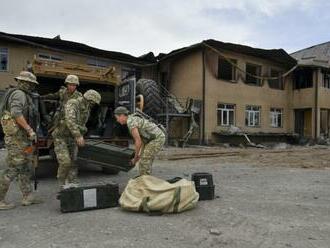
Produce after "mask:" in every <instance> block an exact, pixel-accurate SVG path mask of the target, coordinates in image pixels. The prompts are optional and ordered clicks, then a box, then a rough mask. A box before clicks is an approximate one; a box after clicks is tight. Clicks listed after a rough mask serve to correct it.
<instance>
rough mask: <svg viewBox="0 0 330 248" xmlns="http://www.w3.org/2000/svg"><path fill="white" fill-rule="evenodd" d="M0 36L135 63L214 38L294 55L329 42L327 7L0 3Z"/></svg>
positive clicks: (244, 1)
mask: <svg viewBox="0 0 330 248" xmlns="http://www.w3.org/2000/svg"><path fill="white" fill-rule="evenodd" d="M0 6H1V10H2V11H1V15H0V31H3V32H8V33H19V34H28V35H36V36H42V37H50V38H52V37H54V36H56V35H58V34H60V35H61V38H62V39H65V40H72V41H78V42H81V43H85V44H88V45H91V46H94V47H97V48H102V49H106V50H112V51H120V52H126V53H130V54H133V55H136V56H139V55H142V54H145V53H147V52H149V51H153V52H154V53H155V54H156V55H157V54H158V53H159V52H169V51H171V50H174V49H177V48H180V47H183V46H187V45H191V44H194V43H197V42H200V41H202V40H204V39H210V38H212V39H217V40H221V41H226V42H233V43H241V44H246V45H250V46H255V47H260V48H284V49H285V50H287V51H288V52H293V51H296V50H299V49H302V48H305V47H308V46H312V45H315V44H318V43H322V42H326V41H330V14H329V10H330V1H329V0H314V1H313V0H190V1H184V0H182V1H179V0H166V1H163V0H143V1H142V0H141V1H138V0H135V1H133V0H121V1H114V0H91V1H87V0H52V1H48V0H28V1H24V0H21V1H18V0H6V1H5V0H3V1H2V3H1V4H0Z"/></svg>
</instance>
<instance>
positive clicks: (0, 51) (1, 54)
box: [0, 48, 8, 71]
mask: <svg viewBox="0 0 330 248" xmlns="http://www.w3.org/2000/svg"><path fill="white" fill-rule="evenodd" d="M0 71H8V48H0Z"/></svg>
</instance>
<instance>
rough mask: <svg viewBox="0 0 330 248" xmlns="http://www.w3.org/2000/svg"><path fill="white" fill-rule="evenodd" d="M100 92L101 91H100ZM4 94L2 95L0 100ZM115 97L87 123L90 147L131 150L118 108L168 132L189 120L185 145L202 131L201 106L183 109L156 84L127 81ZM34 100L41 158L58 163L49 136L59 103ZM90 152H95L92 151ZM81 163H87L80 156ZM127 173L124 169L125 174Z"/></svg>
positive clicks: (112, 169)
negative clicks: (138, 114) (172, 123)
mask: <svg viewBox="0 0 330 248" xmlns="http://www.w3.org/2000/svg"><path fill="white" fill-rule="evenodd" d="M91 88H93V87H91ZM79 89H81V87H80V88H79ZM99 91H101V90H100V89H99ZM3 93H4V92H0V97H1V95H3ZM114 95H115V98H114V100H113V101H108V100H106V99H105V100H103V101H102V102H101V104H100V106H97V107H95V108H94V109H92V111H91V118H90V119H89V121H88V122H87V128H88V133H87V134H86V137H85V138H86V140H87V144H88V142H91V143H92V144H94V145H95V144H99V143H100V142H102V143H108V144H115V145H117V146H118V147H128V145H129V142H130V137H129V135H128V130H127V127H123V126H121V125H119V124H118V123H117V122H116V121H115V119H114V116H113V110H114V108H115V107H117V106H126V107H127V108H128V109H129V110H130V112H131V113H134V112H135V111H136V109H139V110H140V111H142V112H143V113H144V114H145V115H146V116H148V118H149V117H150V118H152V119H153V120H154V121H156V122H159V123H160V124H162V125H164V126H165V128H166V129H168V127H169V122H170V121H171V119H173V118H177V117H183V118H189V120H190V128H189V130H188V131H187V134H186V135H185V136H184V137H183V138H182V140H183V142H187V141H188V139H189V137H190V136H191V135H192V133H193V131H194V130H195V129H196V128H197V127H198V124H197V121H198V115H199V111H200V106H199V104H198V102H197V104H196V102H194V101H193V100H189V101H187V103H186V105H185V106H183V104H181V103H180V102H179V101H178V99H177V98H176V97H175V96H174V95H173V94H171V93H169V92H168V91H167V90H166V88H165V87H162V86H161V85H160V84H158V83H157V82H155V81H153V80H150V79H140V80H138V81H137V82H136V80H135V77H130V78H127V79H125V80H124V81H123V82H121V83H119V84H117V86H116V87H115V89H114ZM33 100H34V103H35V105H36V106H37V108H38V112H39V115H40V118H38V120H37V121H36V122H35V123H36V124H35V126H36V127H35V128H36V129H37V134H38V150H39V155H40V157H43V158H45V157H48V158H51V159H56V158H55V153H54V148H53V141H52V138H51V135H50V132H49V127H50V126H49V120H51V119H52V115H53V114H54V113H55V112H56V109H57V107H58V106H59V103H58V102H56V101H53V100H40V98H39V95H38V94H34V97H33ZM0 135H1V134H0ZM95 141H99V143H95ZM118 147H115V148H114V147H112V146H109V147H108V149H112V150H111V151H109V152H112V153H116V152H119V151H120V149H118ZM90 152H95V151H94V150H93V149H91V151H90ZM91 155H92V156H91V157H94V158H95V156H93V154H91ZM78 159H80V160H84V159H83V158H80V157H79V155H78ZM89 162H90V161H89ZM95 164H97V163H95ZM101 167H102V170H103V172H104V173H107V174H117V173H118V172H119V170H121V169H122V168H121V167H118V166H115V165H114V164H111V163H110V162H109V163H103V164H101ZM126 169H127V168H124V170H126Z"/></svg>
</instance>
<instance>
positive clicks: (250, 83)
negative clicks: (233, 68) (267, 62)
mask: <svg viewBox="0 0 330 248" xmlns="http://www.w3.org/2000/svg"><path fill="white" fill-rule="evenodd" d="M248 66H254V67H256V68H257V70H258V69H259V72H258V74H255V76H259V77H261V73H262V65H258V64H254V63H250V62H246V63H245V83H246V84H247V85H252V86H259V87H260V86H262V85H261V84H262V82H261V79H259V78H255V77H252V76H250V75H248V74H247V72H248V71H247V67H248ZM249 73H250V72H249ZM250 74H253V73H250ZM248 77H251V78H253V79H255V80H256V83H252V82H248V81H247V80H248Z"/></svg>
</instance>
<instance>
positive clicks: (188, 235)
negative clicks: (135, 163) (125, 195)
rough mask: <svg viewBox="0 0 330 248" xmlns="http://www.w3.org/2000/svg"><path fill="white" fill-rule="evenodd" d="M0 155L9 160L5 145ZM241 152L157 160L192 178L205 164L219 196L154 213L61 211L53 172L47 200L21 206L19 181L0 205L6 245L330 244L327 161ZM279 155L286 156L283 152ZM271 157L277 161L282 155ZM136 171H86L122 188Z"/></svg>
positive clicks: (90, 178) (167, 173)
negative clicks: (313, 164) (7, 206)
mask: <svg viewBox="0 0 330 248" xmlns="http://www.w3.org/2000/svg"><path fill="white" fill-rule="evenodd" d="M192 151H194V150H193V149H192ZM245 152H246V150H245ZM261 153H262V152H261ZM303 153H304V154H305V153H306V150H305V151H304V152H303ZM311 153H313V151H312V150H311ZM270 156H271V155H270ZM286 156H287V155H286ZM0 157H1V158H2V159H3V157H4V153H3V152H2V153H1V154H0ZM243 157H244V160H242V159H239V158H237V160H235V159H234V158H233V157H232V156H231V157H230V160H229V161H227V160H225V159H223V158H218V157H209V158H201V159H182V160H171V161H166V160H157V161H156V162H155V165H154V175H155V176H158V177H161V178H164V179H168V178H171V177H174V176H181V177H186V178H190V175H191V173H194V172H200V171H203V172H210V173H212V174H213V179H214V181H215V184H216V195H217V198H216V199H215V200H213V201H203V202H199V204H198V206H197V208H195V209H193V210H191V211H188V212H185V213H181V214H176V215H163V216H148V215H146V214H143V213H128V212H124V211H122V210H121V209H120V208H111V209H104V210H95V211H88V212H79V213H71V214H61V213H60V212H59V202H58V201H57V200H56V199H55V196H56V181H55V179H54V176H50V177H46V178H42V179H41V180H40V185H39V190H38V191H39V192H38V194H39V195H40V196H41V197H42V198H43V199H44V200H45V203H44V204H41V205H34V206H30V207H22V206H19V200H20V195H19V193H18V190H17V185H16V183H14V184H12V187H11V189H10V193H9V195H8V200H9V201H11V202H14V203H16V204H17V205H18V207H17V208H15V209H13V210H9V211H2V212H0V247H1V248H23V247H24V248H28V247H34V248H48V247H49V248H57V247H58V248H62V247H63V248H64V247H65V248H71V247H84V248H85V247H88V248H94V247H95V248H102V247H114V248H117V247H145V248H149V247H150V248H162V247H166V248H168V247H178V248H180V247H233V248H234V247H242V248H250V247H251V248H252V247H253V248H255V247H262V248H266V247H272V248H277V247H299V248H304V247H318V248H321V247H326V248H328V247H329V244H330V235H329V233H330V196H329V192H330V191H329V188H330V170H329V169H328V168H327V166H325V168H323V169H320V168H308V169H304V168H297V167H296V166H294V167H290V166H285V165H284V164H281V165H283V167H274V166H258V165H256V161H254V160H253V159H255V158H253V159H252V158H251V159H252V160H251V159H250V160H249V159H247V158H246V156H243ZM263 157H266V158H267V155H263ZM280 157H281V158H280V161H283V158H282V157H283V156H280ZM309 157H310V158H311V159H312V158H313V156H312V155H311V156H309ZM257 158H258V156H257ZM257 160H258V159H257ZM269 160H270V159H268V160H267V161H269ZM269 163H272V164H273V165H274V164H278V163H277V161H276V157H275V156H274V159H273V160H272V161H270V162H269ZM3 164H4V163H3V160H2V162H1V166H3ZM135 174H136V171H134V170H133V171H131V172H129V173H120V174H119V175H117V176H107V175H104V174H102V173H101V172H98V171H86V170H84V171H82V173H81V175H80V178H81V182H82V183H88V184H90V183H101V182H117V183H119V184H120V189H121V190H122V189H123V188H124V187H125V184H126V183H127V181H128V179H129V178H130V177H132V176H134V175H135Z"/></svg>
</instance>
